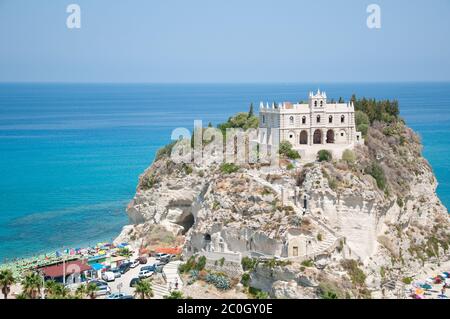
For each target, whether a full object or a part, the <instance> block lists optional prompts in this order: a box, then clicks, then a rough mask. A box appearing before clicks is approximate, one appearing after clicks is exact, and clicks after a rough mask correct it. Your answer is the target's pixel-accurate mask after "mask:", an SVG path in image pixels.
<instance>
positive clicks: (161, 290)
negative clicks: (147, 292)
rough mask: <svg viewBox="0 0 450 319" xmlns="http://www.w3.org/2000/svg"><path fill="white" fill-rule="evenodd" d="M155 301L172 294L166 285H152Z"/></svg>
mask: <svg viewBox="0 0 450 319" xmlns="http://www.w3.org/2000/svg"><path fill="white" fill-rule="evenodd" d="M152 289H153V299H164V296H167V295H169V294H170V292H169V289H168V288H167V285H166V284H157V283H152Z"/></svg>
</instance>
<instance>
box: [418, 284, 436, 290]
mask: <svg viewBox="0 0 450 319" xmlns="http://www.w3.org/2000/svg"><path fill="white" fill-rule="evenodd" d="M420 287H421V288H423V289H425V290H430V289H433V286H431V285H430V284H423V285H421V286H420Z"/></svg>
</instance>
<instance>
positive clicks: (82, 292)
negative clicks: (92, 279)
mask: <svg viewBox="0 0 450 319" xmlns="http://www.w3.org/2000/svg"><path fill="white" fill-rule="evenodd" d="M87 295H88V291H87V285H84V284H81V285H80V286H79V287H78V288H77V290H76V291H75V296H76V297H78V298H80V299H84V298H85V297H86V296H87Z"/></svg>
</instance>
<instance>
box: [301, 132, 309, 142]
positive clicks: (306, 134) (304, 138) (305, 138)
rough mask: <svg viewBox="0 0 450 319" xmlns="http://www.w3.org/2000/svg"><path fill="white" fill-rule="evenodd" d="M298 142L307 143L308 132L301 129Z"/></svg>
mask: <svg viewBox="0 0 450 319" xmlns="http://www.w3.org/2000/svg"><path fill="white" fill-rule="evenodd" d="M300 144H308V132H306V131H302V132H301V133H300Z"/></svg>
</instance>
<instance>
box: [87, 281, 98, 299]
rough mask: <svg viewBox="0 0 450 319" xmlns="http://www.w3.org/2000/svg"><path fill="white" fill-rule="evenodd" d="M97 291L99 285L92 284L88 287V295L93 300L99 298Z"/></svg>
mask: <svg viewBox="0 0 450 319" xmlns="http://www.w3.org/2000/svg"><path fill="white" fill-rule="evenodd" d="M97 290H98V287H97V285H96V284H94V283H92V282H91V283H89V284H88V285H87V286H86V294H87V295H88V296H89V297H91V299H95V298H97Z"/></svg>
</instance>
